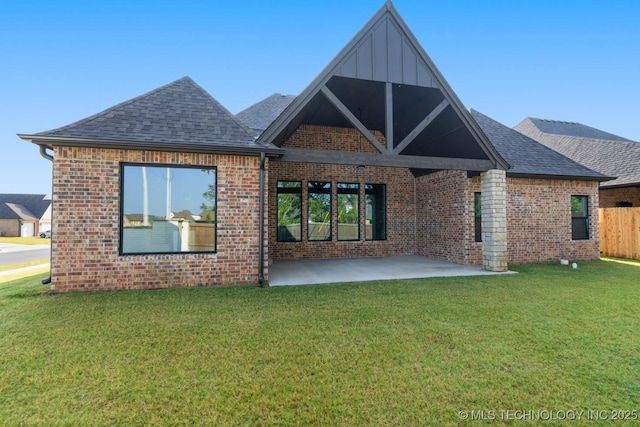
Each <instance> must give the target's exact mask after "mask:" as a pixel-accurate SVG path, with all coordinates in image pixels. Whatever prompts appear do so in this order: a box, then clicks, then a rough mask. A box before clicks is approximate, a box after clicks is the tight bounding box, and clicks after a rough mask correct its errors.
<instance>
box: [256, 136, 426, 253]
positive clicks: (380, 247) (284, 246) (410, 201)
mask: <svg viewBox="0 0 640 427" xmlns="http://www.w3.org/2000/svg"><path fill="white" fill-rule="evenodd" d="M375 135H376V138H378V140H379V141H380V142H381V143H382V144H383V145H384V138H383V136H382V135H381V134H380V133H379V132H376V133H375ZM285 148H307V149H315V150H342V151H351V152H377V151H376V150H375V149H374V148H373V147H372V146H371V144H370V143H369V142H368V141H367V140H366V139H365V138H364V137H362V136H361V135H360V133H359V132H358V131H357V130H355V129H346V128H332V127H325V126H309V125H302V126H301V127H300V128H299V129H298V130H297V131H296V133H295V134H294V135H292V136H291V138H289V140H288V141H287V142H286V144H285ZM269 176H270V177H271V179H270V183H269V192H268V193H269V223H270V224H272V226H271V227H270V229H269V254H270V257H271V259H273V260H281V259H304V258H310V259H318V258H353V257H369V256H387V255H401V254H414V253H415V242H416V236H415V181H414V178H413V175H412V174H411V172H409V170H408V169H402V168H387V167H373V166H367V167H365V168H364V169H357V168H356V166H353V165H324V164H311V163H289V162H279V161H272V162H270V164H269ZM279 180H280V181H302V186H303V189H302V230H301V236H302V241H300V242H278V241H277V222H278V221H277V215H278V211H277V209H278V207H277V190H276V186H277V181H279ZM308 181H328V182H331V212H332V214H331V231H332V232H331V235H332V238H331V241H311V242H310V241H308V240H307V223H306V221H307V212H308V203H307V202H308V200H307V194H308V193H307V189H306V186H307V182H308ZM339 182H342V183H357V184H360V186H359V192H360V193H359V209H360V220H359V227H360V240H357V241H338V238H337V220H336V212H337V197H336V195H337V191H336V184H337V183H339ZM364 184H385V185H386V197H387V240H378V241H368V240H365V230H364V214H365V212H364V209H365V194H364Z"/></svg>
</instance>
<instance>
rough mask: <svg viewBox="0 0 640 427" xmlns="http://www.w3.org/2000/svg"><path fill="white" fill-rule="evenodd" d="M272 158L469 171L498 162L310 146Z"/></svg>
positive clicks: (282, 160) (285, 160) (333, 163)
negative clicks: (357, 151) (316, 148)
mask: <svg viewBox="0 0 640 427" xmlns="http://www.w3.org/2000/svg"><path fill="white" fill-rule="evenodd" d="M271 161H272V162H275V161H278V162H295V163H320V164H332V165H356V166H360V165H362V166H386V167H394V168H418V169H447V170H465V171H487V170H489V169H493V168H494V163H493V162H492V161H491V160H483V159H456V158H452V157H426V156H404V155H398V154H388V153H384V154H372V153H349V152H345V151H333V150H308V149H304V148H287V149H286V152H285V154H284V155H283V156H282V157H280V158H279V159H277V160H271Z"/></svg>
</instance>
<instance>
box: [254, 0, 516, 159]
mask: <svg viewBox="0 0 640 427" xmlns="http://www.w3.org/2000/svg"><path fill="white" fill-rule="evenodd" d="M390 87H391V89H390ZM391 93H393V95H391ZM374 98H375V105H373V106H371V105H363V104H367V103H369V104H374V102H373V99H374ZM391 98H393V100H391ZM340 103H342V104H343V105H342V106H341V107H339V106H336V104H338V105H339V104H340ZM400 103H402V105H400V107H398V110H403V109H404V110H403V113H406V110H410V111H409V112H410V114H402V115H401V114H398V115H395V114H394V115H393V117H390V113H389V105H392V106H393V110H394V111H395V110H396V105H398V104H400ZM327 104H332V105H333V107H330V108H334V109H337V110H339V114H337V116H338V118H336V113H333V115H330V114H328V113H327V111H328V108H327V107H326V105H327ZM366 108H368V109H369V111H364V110H365V109H366ZM355 111H357V112H359V114H360V115H361V116H364V117H360V118H359V119H360V121H361V122H362V123H361V125H362V126H360V127H358V126H357V125H354V126H353V127H356V128H358V130H360V132H361V133H363V134H364V135H365V137H367V139H369V140H370V141H371V140H372V138H371V136H372V135H369V136H367V132H369V131H370V130H372V129H374V130H378V131H380V132H382V133H383V134H384V135H385V139H386V141H387V144H388V145H387V147H386V150H385V149H384V147H381V145H380V144H376V143H375V142H377V141H374V142H373V145H374V146H376V148H377V149H378V151H380V152H381V153H382V152H383V151H387V152H389V153H391V152H394V154H403V155H410V156H425V157H433V158H470V159H478V160H486V161H487V162H488V164H492V166H491V167H497V168H501V169H508V167H509V165H508V163H507V162H506V161H505V160H504V159H503V158H502V157H501V156H500V154H499V153H498V152H497V150H495V148H494V147H493V146H492V145H491V143H490V142H489V140H488V139H487V137H486V135H484V134H483V132H482V130H481V129H480V128H479V127H478V126H477V124H476V123H475V121H474V120H473V119H472V118H471V116H470V115H469V112H468V111H467V110H466V109H465V108H464V106H463V105H462V103H461V102H460V100H459V99H458V97H457V96H456V94H455V93H454V92H453V90H452V89H451V87H450V86H449V84H448V83H447V82H446V80H445V79H444V77H443V76H442V74H441V73H440V71H439V70H438V69H437V68H436V66H435V64H434V63H433V62H432V61H431V59H430V58H429V57H428V55H427V53H426V52H425V51H424V49H423V48H422V47H421V46H420V44H419V43H418V41H417V39H416V38H415V36H414V35H413V33H412V32H411V30H410V29H409V28H408V27H407V25H406V24H405V22H404V21H403V19H402V18H401V17H400V15H399V14H398V12H397V11H396V9H395V7H394V6H393V4H392V3H391V2H390V1H387V2H386V3H385V4H384V5H383V6H382V7H381V8H380V9H379V10H378V12H377V13H376V14H375V15H374V16H373V17H372V18H371V19H370V20H369V22H368V23H367V24H365V26H364V27H363V28H362V29H361V30H360V31H359V32H358V33H357V34H356V35H355V37H354V38H353V39H352V40H351V41H350V42H349V43H348V44H347V45H346V46H345V47H344V48H343V49H342V50H341V51H340V53H338V55H337V56H336V57H335V58H334V59H333V60H332V61H331V62H330V63H329V64H328V65H327V66H326V67H325V68H324V70H323V71H322V72H321V73H320V74H319V75H318V76H317V77H316V78H315V79H314V80H313V81H312V82H311V83H310V84H309V85H308V86H307V87H306V88H305V89H304V90H303V91H302V92H301V93H300V95H298V96H297V97H296V98H295V99H294V100H293V102H291V103H290V104H289V105H288V106H287V107H286V108H285V109H284V111H283V112H282V113H281V114H280V115H279V116H278V117H277V118H276V119H275V120H274V121H273V122H272V123H271V124H270V125H269V126H268V127H267V129H266V130H265V131H264V132H263V133H262V134H261V135H260V137H259V138H258V140H260V141H265V142H271V143H274V144H275V145H278V146H282V145H283V144H284V142H285V141H286V140H287V139H288V138H289V137H290V136H291V135H292V134H293V133H294V132H295V131H296V130H297V128H298V127H299V126H300V125H301V124H303V123H307V124H320V125H328V126H341V123H340V121H339V120H341V121H342V124H345V125H346V126H345V127H351V126H350V125H349V124H348V123H347V122H350V123H351V124H353V122H354V121H355V120H356V119H358V117H356V116H357V114H358V113H356V112H355ZM340 115H342V116H344V118H343V117H339V116H340ZM349 115H351V117H349ZM425 115H426V117H425ZM430 116H432V117H430ZM319 117H320V118H321V119H323V120H325V121H324V122H319V123H315V122H313V121H314V120H315V121H319V120H320V119H319ZM407 117H410V120H407ZM345 118H346V120H345ZM398 120H407V121H406V122H405V123H403V125H404V129H402V131H401V132H397V131H398V129H400V128H401V126H398V125H397V121H398ZM336 123H338V124H336ZM425 123H426V124H425ZM436 123H438V125H437V126H434V124H436ZM423 125H424V126H423ZM407 140H408V142H407ZM396 149H397V150H396ZM399 151H401V152H399Z"/></svg>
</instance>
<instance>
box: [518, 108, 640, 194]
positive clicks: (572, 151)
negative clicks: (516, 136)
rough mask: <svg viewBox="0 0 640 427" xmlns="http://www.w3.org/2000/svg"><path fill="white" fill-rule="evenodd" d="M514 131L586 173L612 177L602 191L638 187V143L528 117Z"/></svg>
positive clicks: (639, 146)
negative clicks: (572, 163) (592, 171)
mask: <svg viewBox="0 0 640 427" xmlns="http://www.w3.org/2000/svg"><path fill="white" fill-rule="evenodd" d="M514 129H516V130H517V131H519V132H521V133H523V134H525V135H527V136H529V137H531V138H533V139H535V140H536V141H538V142H540V143H541V144H544V145H546V146H547V147H549V148H551V149H553V150H555V151H557V152H559V153H561V154H563V155H565V156H567V157H569V158H571V159H573V160H575V161H576V162H578V163H580V164H583V165H585V166H587V167H588V168H590V169H593V170H595V171H598V172H600V173H602V174H604V175H608V176H612V177H616V179H613V180H610V181H608V182H603V183H602V184H601V185H600V186H601V187H602V188H613V187H625V186H637V185H640V167H638V165H640V143H637V142H632V141H631V140H628V139H625V138H622V137H619V136H616V135H613V134H610V133H607V132H604V131H599V130H598V129H593V128H590V127H588V126H584V125H581V124H579V123H575V124H571V123H566V122H558V121H554V120H543V119H535V118H530V117H527V118H526V119H524V120H523V121H522V122H520V123H518V124H517V125H516V126H514ZM572 130H573V131H572ZM578 130H579V132H578ZM554 132H560V133H554ZM584 135H590V136H591V137H587V136H584ZM595 136H598V137H599V138H595ZM602 138H614V139H602Z"/></svg>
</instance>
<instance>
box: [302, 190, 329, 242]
mask: <svg viewBox="0 0 640 427" xmlns="http://www.w3.org/2000/svg"><path fill="white" fill-rule="evenodd" d="M307 189H308V192H309V194H308V203H309V209H308V210H309V216H308V227H307V228H308V232H307V234H308V238H309V240H314V241H323V240H331V183H330V182H321V181H309V182H308V185H307Z"/></svg>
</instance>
